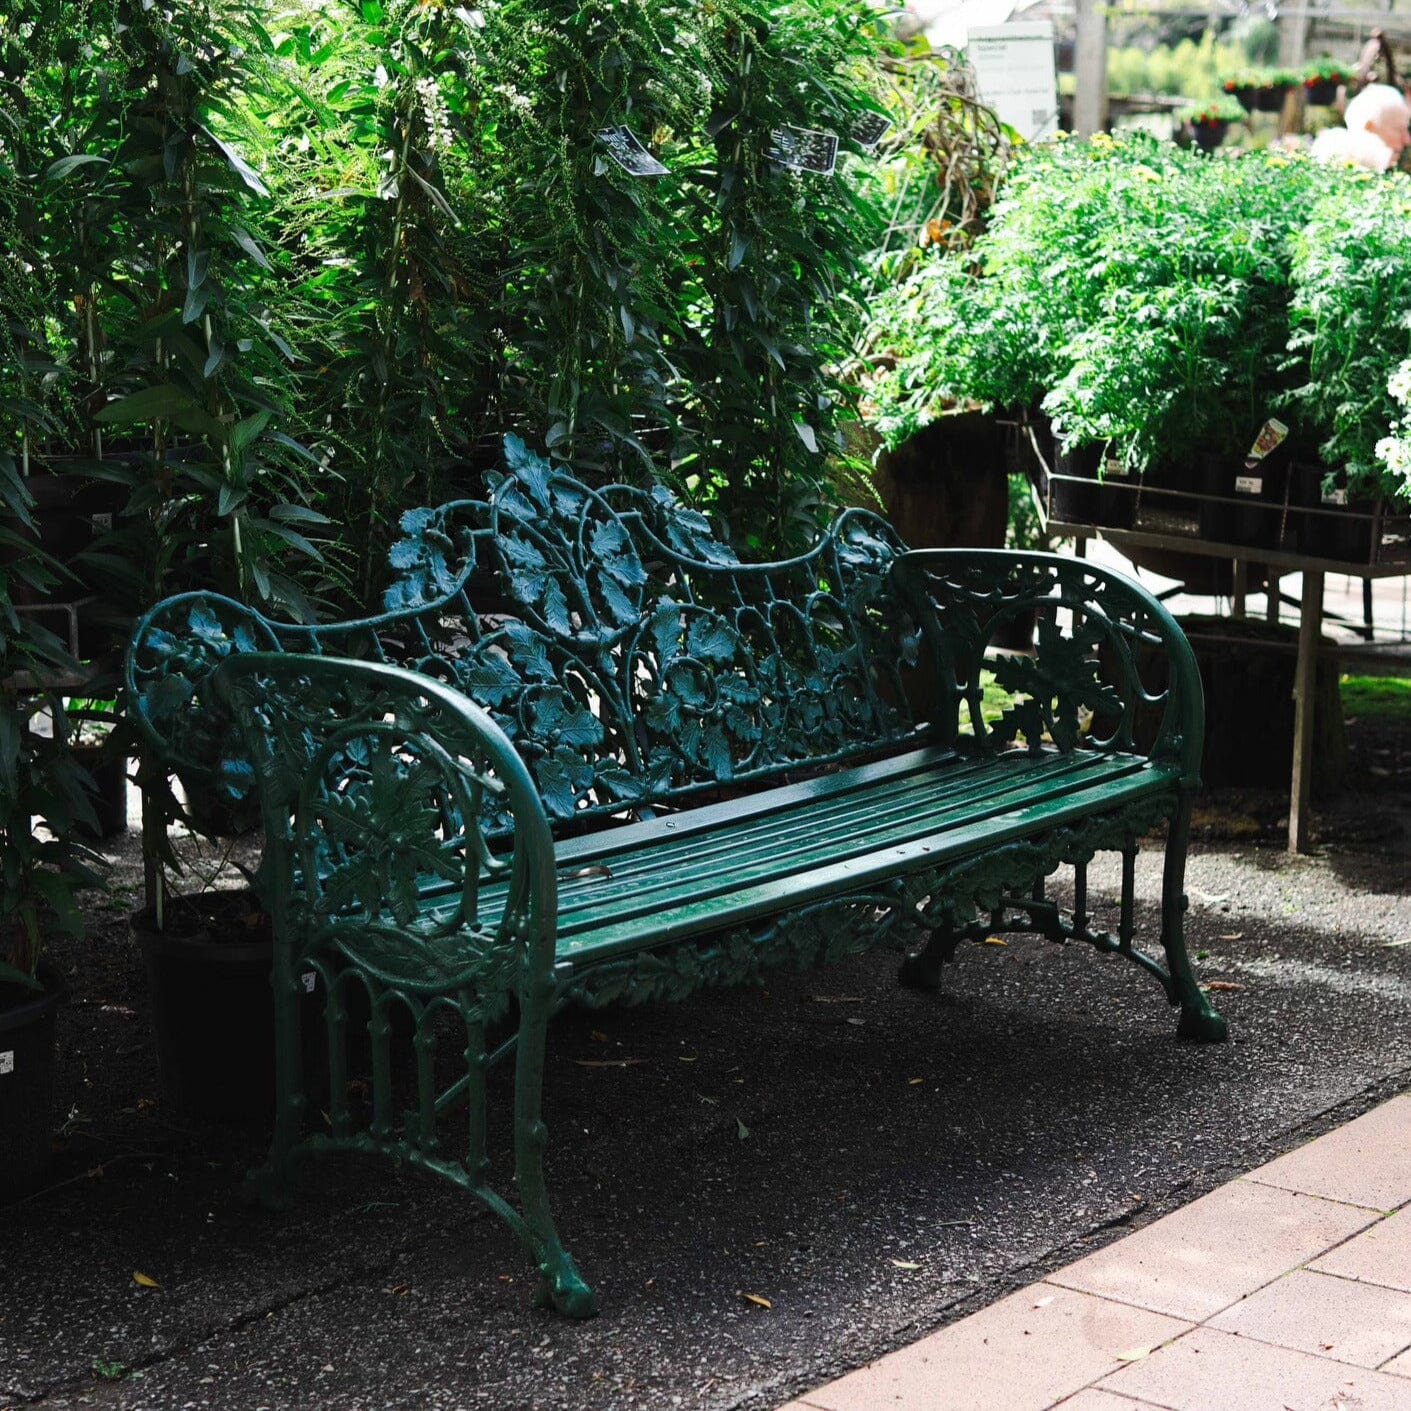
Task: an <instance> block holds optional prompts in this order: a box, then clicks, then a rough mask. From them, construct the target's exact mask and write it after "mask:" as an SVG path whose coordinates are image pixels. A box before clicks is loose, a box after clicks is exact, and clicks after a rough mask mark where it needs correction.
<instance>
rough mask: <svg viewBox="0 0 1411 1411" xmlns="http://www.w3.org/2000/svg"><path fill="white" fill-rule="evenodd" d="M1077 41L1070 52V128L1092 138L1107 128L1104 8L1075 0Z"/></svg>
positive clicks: (1093, 1) (1091, 0)
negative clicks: (1071, 92) (1071, 66)
mask: <svg viewBox="0 0 1411 1411" xmlns="http://www.w3.org/2000/svg"><path fill="white" fill-rule="evenodd" d="M1076 11H1077V20H1078V42H1077V45H1076V46H1075V49H1074V54H1073V76H1074V80H1075V88H1074V93H1073V131H1074V132H1076V133H1077V135H1078V136H1079V137H1091V136H1092V134H1093V133H1095V132H1102V131H1103V130H1104V129H1105V128H1106V127H1107V7H1106V5H1105V4H1102V3H1100V0H1077V4H1076Z"/></svg>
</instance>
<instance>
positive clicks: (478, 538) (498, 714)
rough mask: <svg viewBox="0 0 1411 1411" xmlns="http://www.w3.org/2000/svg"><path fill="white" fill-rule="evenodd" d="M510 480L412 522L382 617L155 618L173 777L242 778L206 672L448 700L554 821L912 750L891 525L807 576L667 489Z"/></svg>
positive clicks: (167, 609)
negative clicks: (379, 665)
mask: <svg viewBox="0 0 1411 1411" xmlns="http://www.w3.org/2000/svg"><path fill="white" fill-rule="evenodd" d="M506 465H507V472H506V473H505V474H504V475H496V476H494V477H492V478H491V490H490V493H489V494H488V496H487V497H486V498H485V499H484V500H463V501H456V502H452V503H450V504H447V505H443V506H441V507H440V508H438V509H417V510H411V511H408V512H407V513H406V514H405V515H404V516H403V517H402V528H403V532H404V534H405V536H406V537H405V538H403V539H402V540H401V541H400V542H399V543H397V544H396V545H395V546H394V547H393V549H392V554H391V561H392V565H393V568H394V569H395V570H396V572H397V574H398V577H397V578H396V580H395V581H394V582H393V584H392V586H391V587H390V588H389V589H388V592H387V594H386V606H387V609H388V610H387V612H386V613H384V614H382V615H381V616H378V617H372V618H367V619H363V620H360V621H355V622H346V623H335V624H328V625H319V626H312V627H302V626H294V625H289V624H280V623H274V622H271V621H269V620H268V619H265V618H263V617H260V616H259V615H258V614H255V613H253V612H251V611H250V610H249V609H246V608H241V607H240V606H239V605H237V604H234V603H231V602H229V601H228V600H225V599H219V598H216V597H215V596H213V595H186V596H185V597H184V598H176V599H169V600H168V601H167V603H165V604H162V605H159V607H158V609H156V610H154V613H153V614H152V615H151V616H150V617H149V619H148V620H147V621H145V622H144V623H143V624H141V626H140V627H139V629H138V634H137V641H138V650H137V651H136V652H135V653H134V657H135V659H136V661H137V676H136V678H135V679H134V682H133V685H134V688H135V689H136V690H137V691H138V692H139V693H140V696H141V698H142V699H141V704H140V709H141V711H142V714H143V716H144V717H145V719H146V720H147V722H148V723H149V724H151V725H154V726H157V728H158V729H159V730H160V732H161V733H163V734H164V735H165V736H166V741H165V743H166V744H167V747H168V748H167V752H168V754H170V755H173V756H175V759H176V761H177V762H178V763H180V762H183V759H184V762H185V763H186V764H187V766H188V767H194V768H198V769H199V768H206V769H209V768H211V762H212V760H213V759H215V758H217V757H226V761H227V765H228V764H229V758H228V757H229V756H230V755H231V753H232V750H231V748H230V745H229V735H228V733H227V732H226V731H225V729H224V728H223V726H222V725H221V723H220V722H219V721H218V720H217V719H216V718H215V713H214V712H212V711H210V710H209V709H205V710H202V709H199V708H196V709H193V707H200V706H201V705H203V704H204V703H203V702H202V701H201V699H200V686H201V680H200V678H201V673H202V671H203V670H204V671H206V672H207V673H208V672H209V670H212V669H214V667H215V666H216V665H218V664H219V661H220V660H222V659H224V657H225V656H226V655H228V654H229V653H230V652H232V651H248V650H257V649H258V650H270V649H272V648H275V649H283V650H289V651H299V652H310V653H316V654H319V655H337V656H351V657H357V658H363V659H374V660H380V661H388V662H394V663H396V664H399V665H403V666H408V667H411V668H413V669H415V670H418V671H421V672H423V673H425V674H428V675H430V676H433V677H436V678H437V679H440V680H443V681H445V682H447V683H449V684H451V685H453V686H455V687H456V688H457V689H459V690H460V691H461V692H463V693H464V694H465V695H467V696H469V697H470V698H471V699H473V700H475V701H476V702H478V703H479V704H480V705H482V706H483V707H485V708H486V709H487V710H488V711H489V712H490V713H491V715H492V716H493V717H494V719H495V720H496V721H497V723H498V724H499V725H500V726H501V727H502V728H503V729H504V731H505V733H506V734H507V735H508V736H509V738H510V739H511V741H512V742H513V743H514V745H515V747H516V749H517V750H518V752H519V753H520V755H521V756H522V758H523V759H524V760H525V763H526V764H527V765H528V767H529V770H530V772H531V774H532V776H533V778H534V780H535V781H536V783H537V785H538V788H539V791H540V794H541V796H542V798H543V800H544V804H545V807H546V809H547V811H548V814H549V816H550V818H551V819H554V820H568V819H580V820H588V819H591V818H594V817H599V816H604V815H624V814H633V815H635V814H639V813H640V812H641V811H642V810H643V809H644V808H649V807H652V806H656V805H662V804H669V803H671V802H673V801H675V800H678V799H681V800H685V799H687V798H689V797H691V796H693V795H699V794H700V793H702V792H704V791H707V790H714V789H718V788H719V787H721V786H722V785H728V784H736V783H739V784H747V783H749V782H750V781H753V780H762V779H766V778H772V777H778V776H779V775H781V774H784V773H786V772H788V771H791V770H795V769H801V768H816V767H819V766H824V765H827V764H829V763H831V762H842V761H846V760H851V759H856V758H859V757H862V756H865V755H870V754H876V753H877V752H878V751H879V750H886V749H889V748H900V747H902V746H904V745H905V744H906V743H907V742H910V741H914V740H916V739H917V738H918V736H920V735H921V734H922V732H923V729H924V727H923V726H922V725H921V724H920V723H919V722H918V720H917V718H916V715H915V713H913V711H912V709H911V707H910V705H909V704H908V694H907V685H908V681H907V678H908V676H909V675H910V668H911V667H912V666H914V665H915V663H916V660H917V654H918V649H919V633H918V632H917V631H916V630H915V628H914V627H912V626H911V622H910V617H909V615H908V613H907V611H906V609H905V607H904V605H903V604H902V602H900V601H899V599H898V598H897V596H896V590H895V588H894V586H893V581H892V578H891V576H890V574H889V569H890V567H891V564H892V562H893V560H894V558H895V557H896V556H897V555H898V554H899V553H901V552H902V551H903V546H902V545H901V543H900V542H899V540H898V539H897V537H896V535H895V533H894V532H893V530H892V529H891V528H890V526H889V525H887V523H886V522H885V521H884V520H882V519H880V518H879V517H878V516H876V515H874V514H871V513H868V512H867V511H864V510H848V511H845V512H844V513H842V514H841V515H840V516H839V517H838V519H837V520H836V521H835V523H834V524H833V526H832V528H831V529H830V530H829V531H828V532H827V533H826V534H824V535H823V536H822V537H821V538H820V539H819V541H818V542H817V544H816V545H815V546H814V547H813V548H812V549H811V550H810V551H809V552H808V553H806V554H803V555H801V556H799V557H797V558H794V559H790V560H787V561H783V562H778V563H770V564H749V563H744V562H741V561H740V560H739V559H738V558H737V557H736V556H735V555H734V554H733V553H732V552H731V551H730V550H729V549H728V548H727V547H726V546H725V545H724V544H722V543H721V542H720V541H719V540H718V539H717V538H716V537H715V536H714V535H713V534H712V532H711V528H710V525H709V522H708V521H707V520H706V519H705V517H704V516H703V515H701V514H699V513H697V512H696V511H694V510H691V509H689V508H688V507H686V506H684V505H682V504H681V503H680V502H679V501H678V500H677V499H676V498H675V497H674V496H672V495H671V493H670V492H669V491H667V490H665V489H663V488H657V489H654V490H651V491H644V490H638V489H633V488H630V487H623V486H613V487H609V488H607V489H604V490H594V489H590V488H589V487H587V486H585V485H584V484H582V483H581V482H580V481H578V480H576V479H574V478H573V477H572V476H570V475H569V474H567V473H566V472H564V471H563V470H561V469H558V468H556V467H554V466H552V465H551V464H550V463H549V462H547V461H545V460H544V459H542V458H541V457H539V456H536V455H534V454H533V453H532V452H530V451H528V450H527V449H526V448H525V447H524V446H523V444H522V443H521V442H519V441H518V440H517V439H516V438H513V437H510V438H507V439H506ZM487 609H492V610H491V611H488V612H487ZM154 641H156V642H157V643H158V650H157V651H156V653H155V656H154V653H153V650H152V643H153V642H154ZM144 642H145V643H146V644H147V645H146V646H145V647H144V646H143V643H144ZM168 643H169V650H168V656H169V658H170V660H171V669H170V670H167V669H164V668H163V666H162V664H161V662H160V661H158V660H156V658H158V657H160V656H161V650H162V648H163V647H166V646H167V645H168ZM203 653H204V654H205V655H206V656H207V657H208V658H209V660H208V661H203V660H197V659H195V658H200V657H201V656H202V654H203ZM144 663H145V665H144ZM164 695H165V699H163V696H164ZM159 717H165V724H160V723H159Z"/></svg>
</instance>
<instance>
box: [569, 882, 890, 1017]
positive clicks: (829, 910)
mask: <svg viewBox="0 0 1411 1411" xmlns="http://www.w3.org/2000/svg"><path fill="white" fill-rule="evenodd" d="M899 896H900V889H899V887H883V888H880V889H878V890H877V891H875V892H871V893H867V894H864V895H856V896H850V897H844V898H840V899H836V900H833V901H826V902H819V903H816V904H815V905H813V906H808V907H803V908H800V909H799V910H798V911H791V912H788V913H786V914H785V915H782V916H779V917H777V918H775V919H774V920H772V921H770V922H768V923H767V924H765V925H763V926H755V927H737V928H732V929H731V930H729V931H727V932H723V933H721V934H719V935H714V936H711V937H709V938H706V939H703V940H701V941H699V942H697V943H696V944H688V943H687V944H681V945H676V946H672V947H670V948H669V949H667V950H652V951H642V952H640V953H638V954H636V955H631V956H627V957H625V958H624V959H622V960H617V961H612V962H609V963H607V964H604V965H599V966H595V967H594V968H592V969H591V970H588V971H586V972H584V973H583V974H582V975H578V976H575V977H573V978H572V979H571V980H569V981H568V982H567V983H566V984H565V986H564V989H563V997H564V998H570V997H571V998H572V999H574V1000H577V1001H578V1002H580V1003H582V1004H586V1005H589V1006H591V1007H594V1008H596V1007H599V1006H602V1005H608V1004H645V1003H647V1002H648V1001H653V1000H680V999H684V998H685V997H686V996H687V995H689V994H692V993H693V992H694V991H696V990H700V989H705V988H708V987H718V986H723V985H747V984H761V983H763V981H764V979H765V977H766V976H767V975H768V973H769V972H770V971H771V970H774V969H777V968H779V967H780V966H792V967H793V968H794V969H797V970H807V969H810V968H813V967H815V966H821V965H827V964H831V963H832V962H834V961H837V960H841V959H843V958H844V957H845V956H849V955H861V954H863V953H864V952H866V951H869V950H875V949H877V948H878V947H879V946H885V945H890V946H891V947H893V948H894V949H898V950H900V949H903V948H904V947H905V945H906V944H907V943H908V941H909V939H911V938H910V936H909V934H908V933H907V929H906V926H905V924H904V923H905V918H904V916H903V915H902V913H901V912H900V911H899V910H898V909H897V903H898V899H899Z"/></svg>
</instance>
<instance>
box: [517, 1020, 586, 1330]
mask: <svg viewBox="0 0 1411 1411" xmlns="http://www.w3.org/2000/svg"><path fill="white" fill-rule="evenodd" d="M548 1023H549V1006H548V1000H547V997H546V996H545V997H543V998H542V999H541V1000H540V1002H538V1003H532V1002H530V1001H529V1000H528V999H527V997H526V998H521V1001H520V1025H519V1048H518V1052H517V1054H516V1057H515V1079H514V1176H515V1184H516V1185H517V1186H518V1187H519V1202H520V1206H521V1208H522V1209H523V1211H524V1225H525V1243H526V1244H527V1245H528V1246H529V1253H530V1257H531V1258H532V1259H533V1260H534V1262H535V1263H536V1264H537V1265H538V1267H539V1273H540V1275H541V1277H542V1280H543V1282H542V1283H541V1284H540V1286H539V1294H538V1302H539V1304H540V1305H541V1306H542V1307H548V1308H553V1309H556V1310H557V1311H558V1312H560V1313H565V1314H567V1315H568V1316H569V1317H570V1318H591V1317H592V1316H593V1315H594V1314H595V1313H596V1312H597V1311H598V1299H597V1295H596V1294H595V1293H594V1292H593V1290H592V1289H591V1288H589V1287H588V1285H587V1284H586V1283H584V1281H583V1277H582V1275H581V1274H579V1272H578V1269H577V1267H576V1266H575V1265H574V1262H573V1259H572V1257H571V1256H570V1255H569V1253H568V1251H567V1250H566V1249H564V1247H563V1245H562V1243H561V1242H560V1241H559V1236H558V1231H557V1230H556V1229H555V1227H554V1217H553V1214H552V1212H551V1211H550V1209H549V1193H548V1189H547V1187H546V1186H545V1184H544V1147H545V1146H546V1144H547V1143H548V1138H549V1133H548V1128H547V1127H546V1126H545V1125H544V1118H543V1115H542V1111H541V1096H542V1093H543V1089H544V1047H545V1043H546V1040H547V1036H548Z"/></svg>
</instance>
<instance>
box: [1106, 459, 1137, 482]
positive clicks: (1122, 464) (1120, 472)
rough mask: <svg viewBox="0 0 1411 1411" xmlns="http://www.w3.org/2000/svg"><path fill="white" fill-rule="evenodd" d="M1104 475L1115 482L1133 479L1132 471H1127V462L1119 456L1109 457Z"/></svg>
mask: <svg viewBox="0 0 1411 1411" xmlns="http://www.w3.org/2000/svg"><path fill="white" fill-rule="evenodd" d="M1103 474H1104V475H1107V476H1110V477H1111V478H1112V479H1113V480H1130V479H1131V471H1129V470H1128V469H1127V462H1126V461H1124V460H1122V459H1120V458H1119V457H1117V456H1108V458H1107V463H1106V466H1105V468H1104V470H1103Z"/></svg>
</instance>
